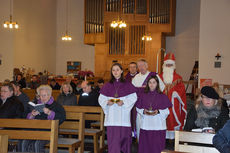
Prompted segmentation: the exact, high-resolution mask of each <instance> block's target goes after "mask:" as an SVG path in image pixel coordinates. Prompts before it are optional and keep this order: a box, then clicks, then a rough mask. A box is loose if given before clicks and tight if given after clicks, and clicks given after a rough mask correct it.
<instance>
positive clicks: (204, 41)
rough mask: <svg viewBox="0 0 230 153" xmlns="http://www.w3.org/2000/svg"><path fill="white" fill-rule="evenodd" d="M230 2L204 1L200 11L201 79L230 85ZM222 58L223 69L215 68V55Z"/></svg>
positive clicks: (227, 0) (220, 0) (224, 0)
mask: <svg viewBox="0 0 230 153" xmlns="http://www.w3.org/2000/svg"><path fill="white" fill-rule="evenodd" d="M229 6H230V1H229V0H218V1H217V0H202V1H201V11H200V48H199V65H200V73H199V76H200V78H210V79H213V81H214V82H216V81H217V82H219V83H221V84H230V71H229V66H230V17H229V14H230V9H229ZM217 53H220V55H221V56H222V59H221V62H222V67H221V68H214V61H215V55H216V54H217Z"/></svg>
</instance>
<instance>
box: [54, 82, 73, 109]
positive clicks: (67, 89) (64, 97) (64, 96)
mask: <svg viewBox="0 0 230 153" xmlns="http://www.w3.org/2000/svg"><path fill="white" fill-rule="evenodd" d="M60 91H61V93H60V94H59V96H58V98H57V102H58V103H59V104H61V105H69V106H74V105H77V97H76V95H75V94H74V93H73V88H72V87H71V85H70V84H69V83H68V82H64V83H63V84H62V86H61V89H60Z"/></svg>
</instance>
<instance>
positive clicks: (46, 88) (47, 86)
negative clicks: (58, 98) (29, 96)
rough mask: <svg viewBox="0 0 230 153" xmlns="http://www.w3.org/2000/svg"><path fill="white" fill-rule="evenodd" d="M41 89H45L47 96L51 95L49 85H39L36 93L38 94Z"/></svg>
mask: <svg viewBox="0 0 230 153" xmlns="http://www.w3.org/2000/svg"><path fill="white" fill-rule="evenodd" d="M41 90H46V91H47V93H48V95H49V96H51V95H52V88H51V87H50V86H49V85H40V86H39V87H38V88H37V90H36V91H37V94H38V95H40V91H41Z"/></svg>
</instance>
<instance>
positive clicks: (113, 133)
mask: <svg viewBox="0 0 230 153" xmlns="http://www.w3.org/2000/svg"><path fill="white" fill-rule="evenodd" d="M135 92H136V88H135V87H134V86H133V84H132V83H131V82H128V81H125V82H120V81H118V80H117V81H114V82H113V83H109V82H108V83H106V84H105V85H104V86H103V87H102V88H101V90H100V93H101V94H103V95H104V96H107V97H115V94H116V93H117V95H118V97H124V96H127V95H129V94H132V93H135ZM107 141H108V152H109V153H120V152H121V151H122V152H124V153H131V144H132V129H131V127H122V126H107Z"/></svg>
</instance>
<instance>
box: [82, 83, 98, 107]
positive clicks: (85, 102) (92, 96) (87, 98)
mask: <svg viewBox="0 0 230 153" xmlns="http://www.w3.org/2000/svg"><path fill="white" fill-rule="evenodd" d="M81 88H82V90H83V93H82V94H81V95H80V97H79V103H78V104H79V105H80V106H99V103H98V97H99V93H98V92H97V91H95V90H93V89H92V87H91V84H90V83H89V82H88V81H83V82H82V83H81Z"/></svg>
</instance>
